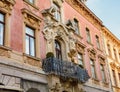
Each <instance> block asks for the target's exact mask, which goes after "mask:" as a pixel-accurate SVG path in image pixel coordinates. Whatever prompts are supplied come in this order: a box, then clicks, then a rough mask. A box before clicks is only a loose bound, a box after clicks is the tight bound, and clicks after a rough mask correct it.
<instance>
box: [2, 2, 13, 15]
mask: <svg viewBox="0 0 120 92" xmlns="http://www.w3.org/2000/svg"><path fill="white" fill-rule="evenodd" d="M14 4H15V1H14V0H0V8H1V9H2V10H4V11H6V12H8V13H10V12H11V10H12V8H13V6H14Z"/></svg>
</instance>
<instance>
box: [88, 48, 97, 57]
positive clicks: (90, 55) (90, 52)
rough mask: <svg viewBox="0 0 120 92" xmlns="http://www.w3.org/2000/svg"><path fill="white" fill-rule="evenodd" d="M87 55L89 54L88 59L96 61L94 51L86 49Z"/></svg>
mask: <svg viewBox="0 0 120 92" xmlns="http://www.w3.org/2000/svg"><path fill="white" fill-rule="evenodd" d="M88 53H89V57H90V58H91V59H96V51H95V50H94V49H93V48H92V49H91V48H89V49H88Z"/></svg>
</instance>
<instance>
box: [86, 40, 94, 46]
mask: <svg viewBox="0 0 120 92" xmlns="http://www.w3.org/2000/svg"><path fill="white" fill-rule="evenodd" d="M86 42H87V43H88V44H90V45H91V46H94V45H93V44H92V43H91V42H88V41H86Z"/></svg>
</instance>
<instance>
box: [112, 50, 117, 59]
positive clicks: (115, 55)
mask: <svg viewBox="0 0 120 92" xmlns="http://www.w3.org/2000/svg"><path fill="white" fill-rule="evenodd" d="M113 51H114V57H115V59H116V60H117V54H116V50H115V49H113Z"/></svg>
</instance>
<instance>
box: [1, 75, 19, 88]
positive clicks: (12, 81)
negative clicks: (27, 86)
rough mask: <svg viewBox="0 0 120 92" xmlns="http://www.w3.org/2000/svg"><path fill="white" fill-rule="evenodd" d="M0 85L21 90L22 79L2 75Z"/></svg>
mask: <svg viewBox="0 0 120 92" xmlns="http://www.w3.org/2000/svg"><path fill="white" fill-rule="evenodd" d="M0 83H2V85H4V86H9V87H11V88H12V87H13V86H14V87H16V88H20V78H17V77H13V76H9V75H1V77H0Z"/></svg>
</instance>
